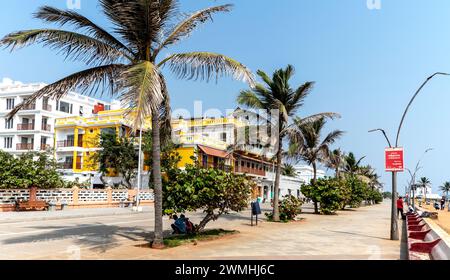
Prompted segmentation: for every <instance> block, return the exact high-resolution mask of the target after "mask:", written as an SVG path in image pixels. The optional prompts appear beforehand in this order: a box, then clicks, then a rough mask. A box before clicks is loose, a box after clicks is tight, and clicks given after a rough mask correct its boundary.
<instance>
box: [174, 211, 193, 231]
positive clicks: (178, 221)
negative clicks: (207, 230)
mask: <svg viewBox="0 0 450 280" xmlns="http://www.w3.org/2000/svg"><path fill="white" fill-rule="evenodd" d="M172 219H174V220H175V222H174V223H173V224H172V229H173V232H172V234H193V233H194V231H195V228H194V224H193V223H192V222H191V221H189V218H186V216H185V215H180V217H179V218H178V216H177V215H173V216H172Z"/></svg>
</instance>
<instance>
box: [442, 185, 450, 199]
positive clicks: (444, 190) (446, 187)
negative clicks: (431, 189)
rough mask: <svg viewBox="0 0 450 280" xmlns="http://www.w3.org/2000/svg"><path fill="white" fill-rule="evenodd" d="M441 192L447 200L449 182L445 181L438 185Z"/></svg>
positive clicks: (449, 189) (449, 188) (449, 190)
mask: <svg viewBox="0 0 450 280" xmlns="http://www.w3.org/2000/svg"><path fill="white" fill-rule="evenodd" d="M440 189H441V191H442V192H444V193H445V200H447V201H448V192H450V182H445V183H444V184H443V185H442V186H440Z"/></svg>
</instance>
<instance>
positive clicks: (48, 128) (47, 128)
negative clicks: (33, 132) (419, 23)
mask: <svg viewBox="0 0 450 280" xmlns="http://www.w3.org/2000/svg"><path fill="white" fill-rule="evenodd" d="M42 130H43V131H52V126H51V125H49V124H42Z"/></svg>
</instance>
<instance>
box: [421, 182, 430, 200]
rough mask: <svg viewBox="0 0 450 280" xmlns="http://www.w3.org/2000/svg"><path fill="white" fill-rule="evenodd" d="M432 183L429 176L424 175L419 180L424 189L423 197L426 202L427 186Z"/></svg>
mask: <svg viewBox="0 0 450 280" xmlns="http://www.w3.org/2000/svg"><path fill="white" fill-rule="evenodd" d="M430 184H431V181H430V180H429V179H428V178H427V177H422V178H420V180H419V185H420V187H421V188H422V189H423V197H424V199H425V202H426V201H427V187H428V186H429V185H430Z"/></svg>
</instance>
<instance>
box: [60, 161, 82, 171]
mask: <svg viewBox="0 0 450 280" xmlns="http://www.w3.org/2000/svg"><path fill="white" fill-rule="evenodd" d="M61 168H62V169H73V163H72V162H63V163H61ZM81 168H82V166H81V162H77V164H76V169H78V170H81Z"/></svg>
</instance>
